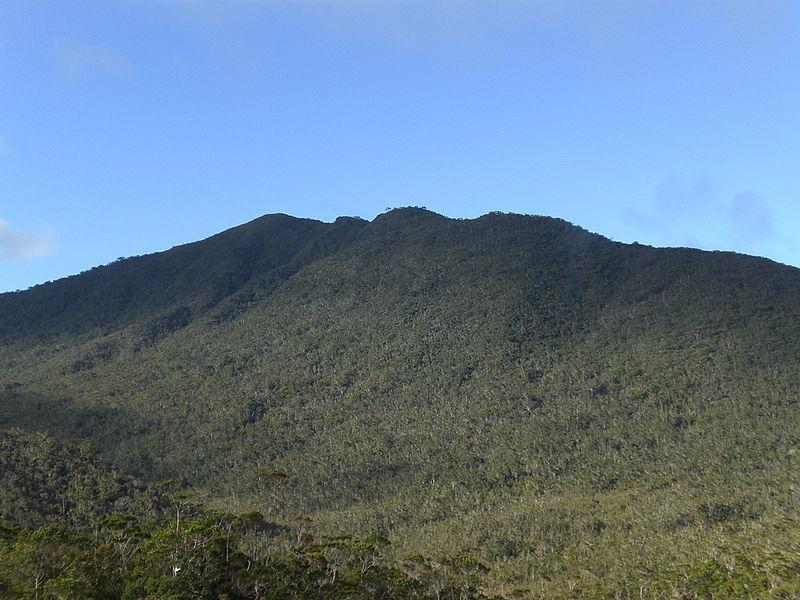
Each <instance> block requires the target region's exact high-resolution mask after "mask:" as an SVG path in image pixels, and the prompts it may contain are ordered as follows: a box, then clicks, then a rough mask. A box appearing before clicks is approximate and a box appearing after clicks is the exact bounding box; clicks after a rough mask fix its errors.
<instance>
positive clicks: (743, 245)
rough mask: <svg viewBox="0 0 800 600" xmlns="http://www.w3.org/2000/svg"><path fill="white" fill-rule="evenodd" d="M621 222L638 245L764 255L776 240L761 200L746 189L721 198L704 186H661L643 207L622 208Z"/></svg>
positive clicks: (770, 215)
mask: <svg viewBox="0 0 800 600" xmlns="http://www.w3.org/2000/svg"><path fill="white" fill-rule="evenodd" d="M624 218H625V221H626V223H627V225H628V227H629V228H631V229H632V230H633V231H634V232H635V234H636V235H637V236H641V237H642V238H644V239H643V240H642V241H645V240H646V241H647V242H648V243H653V244H656V245H660V246H691V247H698V248H705V249H720V250H737V251H739V252H747V253H751V254H762V255H769V254H773V253H774V252H773V250H774V249H775V247H776V245H778V242H779V241H780V240H781V234H780V232H779V231H778V230H777V227H776V225H775V218H774V216H773V212H772V209H771V207H770V205H769V202H768V201H767V200H766V199H765V198H764V197H763V196H761V195H760V194H758V193H756V192H753V191H746V190H745V191H741V192H738V193H737V194H734V195H733V197H730V196H727V197H722V196H720V195H719V194H718V193H717V191H716V190H715V189H714V187H713V186H712V185H710V184H709V183H707V182H703V181H696V182H693V183H690V184H686V183H683V184H681V183H677V182H675V181H669V182H665V183H663V184H662V185H661V186H659V188H658V190H657V191H656V194H655V195H654V196H653V198H652V200H651V201H650V202H649V203H648V204H647V205H645V206H644V207H637V208H629V209H627V210H626V211H625V214H624Z"/></svg>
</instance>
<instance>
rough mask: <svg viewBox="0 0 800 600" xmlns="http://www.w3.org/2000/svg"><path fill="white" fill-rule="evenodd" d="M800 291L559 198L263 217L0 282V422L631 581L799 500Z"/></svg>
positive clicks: (542, 569) (750, 267)
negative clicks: (585, 223)
mask: <svg viewBox="0 0 800 600" xmlns="http://www.w3.org/2000/svg"><path fill="white" fill-rule="evenodd" d="M243 265H244V266H243ZM220 281H224V282H226V283H225V284H224V285H222V284H220V283H219V282H220ZM108 290H116V291H114V292H113V293H112V292H108ZM106 294H110V295H111V296H112V297H114V298H119V299H118V300H115V301H114V302H112V303H111V304H110V305H109V306H110V307H109V309H108V310H107V311H105V312H104V311H103V310H98V309H97V308H96V306H97V305H101V304H102V302H103V298H104V297H105V295H106ZM798 300H800V271H798V270H797V269H793V268H790V267H785V266H782V265H778V264H775V263H772V262H770V261H767V260H763V259H757V258H753V257H748V256H742V255H736V254H732V253H708V252H700V251H696V250H688V249H654V248H649V247H645V246H640V245H624V244H618V243H614V242H611V241H609V240H607V239H605V238H602V237H601V236H597V235H594V234H590V233H588V232H586V231H584V230H582V229H580V228H577V227H574V226H572V225H570V224H568V223H566V222H564V221H560V220H556V219H550V218H545V217H524V216H519V215H501V214H490V215H486V216H484V217H481V218H479V219H475V220H452V219H447V218H445V217H442V216H440V215H436V214H433V213H430V212H428V211H424V210H420V209H400V210H395V211H391V212H389V213H386V214H384V215H381V216H380V217H378V218H376V219H375V220H374V221H372V222H371V223H367V222H364V221H357V220H339V221H337V222H336V223H334V224H324V223H318V222H313V221H305V220H296V219H292V218H290V217H267V218H265V219H264V220H258V221H255V222H253V223H251V224H248V225H245V226H242V227H240V228H236V229H234V230H229V231H228V232H225V233H223V234H220V235H219V236H215V237H214V238H210V239H209V240H205V241H203V242H198V243H196V244H193V245H187V246H183V247H180V248H178V249H174V250H172V251H170V252H169V253H163V254H160V255H153V256H151V257H141V258H138V259H131V260H126V261H121V262H120V263H115V264H114V265H110V266H107V267H103V268H100V269H97V270H95V271H92V272H89V273H87V274H83V275H80V276H77V277H75V278H70V279H68V280H62V281H60V282H55V283H52V284H48V285H45V286H39V287H37V288H34V289H32V290H29V291H28V292H22V293H18V294H14V295H2V296H0V307H2V309H3V310H2V312H1V313H0V314H2V317H0V323H2V324H3V327H2V330H3V331H4V332H5V338H4V339H5V340H6V342H5V343H4V344H3V347H2V350H0V364H3V365H4V368H3V371H2V379H1V380H0V390H4V391H0V395H2V397H0V424H3V423H4V424H6V425H13V426H17V427H23V428H29V429H35V430H47V431H48V432H50V433H52V434H54V435H59V436H63V437H67V438H74V439H80V438H90V439H92V440H93V442H94V444H95V445H96V447H97V448H98V451H99V452H100V453H101V454H102V455H103V456H105V457H107V458H109V459H110V460H112V461H113V462H115V463H117V464H119V465H120V466H121V467H123V468H124V469H126V470H128V471H130V472H133V473H136V474H137V475H139V476H140V477H144V478H161V477H175V476H178V477H183V478H186V479H187V480H189V481H190V483H191V484H192V485H193V486H194V487H195V489H196V490H198V492H199V493H202V494H204V495H205V496H206V497H207V498H208V500H209V501H210V502H212V503H214V502H216V503H219V504H221V505H225V506H235V507H237V508H240V509H242V510H245V509H258V510H261V511H263V512H264V513H265V514H268V515H272V516H274V517H275V518H284V519H289V518H291V517H293V516H295V514H296V512H297V511H298V510H300V511H302V512H303V513H304V514H306V515H307V516H310V517H311V518H313V519H314V522H315V527H317V528H318V529H320V530H323V531H328V532H333V531H336V529H337V528H340V527H344V528H345V529H351V530H355V531H357V532H358V531H363V532H367V531H370V530H374V529H379V530H381V531H385V532H388V533H390V534H391V537H392V538H393V540H394V545H393V548H394V551H395V552H396V553H397V555H398V556H410V555H413V554H415V553H423V554H434V555H436V554H437V553H438V554H440V555H447V554H454V553H459V552H464V553H469V554H475V555H479V556H480V557H481V558H482V559H484V560H488V561H491V562H493V564H495V565H496V569H495V571H494V572H493V574H492V575H491V576H490V577H491V578H492V581H493V582H494V583H493V584H492V585H494V586H497V588H498V589H503V590H506V591H508V590H510V589H513V588H515V587H519V588H521V589H529V590H532V589H534V587H535V585H534V582H535V581H538V580H539V579H540V578H542V577H544V578H546V579H547V580H548V581H549V582H550V583H548V584H547V590H546V592H547V595H548V596H556V595H558V594H560V593H562V592H563V593H564V594H565V595H570V593H571V592H572V590H570V588H569V582H570V581H573V582H574V581H580V582H582V583H581V585H584V584H586V585H589V582H595V583H594V584H592V585H595V584H596V583H597V581H598V580H599V581H600V582H601V584H602V585H601V587H600V589H601V591H602V590H606V591H607V592H609V593H611V591H613V590H616V589H621V587H624V586H626V585H632V586H634V587H635V586H636V585H638V584H636V583H635V582H631V581H629V579H630V578H631V577H633V575H632V574H634V573H640V572H648V573H649V572H651V571H652V572H655V571H656V570H657V569H658V568H661V567H659V565H661V566H664V565H675V564H678V562H680V561H681V560H685V559H687V558H688V559H692V560H694V559H696V560H698V561H699V560H701V559H703V558H704V557H707V556H708V555H709V554H708V553H710V552H712V551H713V549H714V548H715V547H717V546H719V545H720V544H724V543H728V542H731V541H733V540H751V543H762V542H763V543H766V541H767V540H769V539H770V534H769V533H768V532H769V531H770V528H774V527H775V526H776V524H777V523H784V524H785V523H786V522H787V520H788V521H789V522H791V521H792V519H795V518H796V516H797V513H796V506H797V503H796V500H797V498H796V490H797V489H800V488H798V487H797V486H798V484H800V482H799V481H798V475H797V473H798V472H800V470H798V467H799V466H800V465H798V459H797V453H796V452H794V450H795V449H796V447H797V443H798V441H800V407H799V406H798V397H799V396H800V368H798V367H800V365H798V361H800V308H798V307H800V302H798ZM184 307H186V310H183V312H181V310H182V309H183V308H184ZM87 315H92V316H91V317H89V316H87ZM43 336H49V338H47V337H43ZM48 339H49V340H50V341H47V340H48ZM37 340H38V341H37ZM42 340H44V341H42ZM54 340H55V341H54ZM274 473H281V474H284V473H285V474H286V477H283V476H281V477H280V478H276V477H273V476H271V475H270V474H274ZM787 527H788V526H787ZM784 529H786V527H784ZM773 537H774V536H773ZM759 540H760V541H759ZM610 558H613V560H610ZM636 577H640V575H636ZM648 577H649V575H648ZM532 586H533V587H532ZM603 586H607V587H603ZM573 588H574V586H573ZM587 589H588V588H587Z"/></svg>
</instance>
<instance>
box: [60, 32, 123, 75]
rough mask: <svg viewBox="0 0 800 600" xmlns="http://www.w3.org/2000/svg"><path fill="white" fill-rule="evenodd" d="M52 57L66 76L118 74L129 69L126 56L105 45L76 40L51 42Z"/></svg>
mask: <svg viewBox="0 0 800 600" xmlns="http://www.w3.org/2000/svg"><path fill="white" fill-rule="evenodd" d="M52 58H53V60H54V61H55V63H56V65H57V66H58V68H59V70H60V71H61V72H62V74H64V75H66V76H67V77H79V76H83V75H92V74H102V75H120V74H123V73H125V72H127V71H128V70H129V69H130V66H131V63H130V61H129V60H128V57H127V56H126V55H125V54H123V53H122V52H120V51H119V50H116V49H115V48H109V47H106V46H94V45H90V44H86V43H84V42H81V41H78V40H59V41H57V42H55V43H54V44H53V51H52Z"/></svg>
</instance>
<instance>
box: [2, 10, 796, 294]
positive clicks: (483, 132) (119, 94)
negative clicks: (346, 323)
mask: <svg viewBox="0 0 800 600" xmlns="http://www.w3.org/2000/svg"><path fill="white" fill-rule="evenodd" d="M402 205H422V206H427V207H428V208H430V209H432V210H436V211H438V212H441V213H444V214H447V215H449V216H454V217H474V216H477V215H480V214H482V213H485V212H488V211H491V210H502V211H511V212H521V213H534V214H545V215H553V216H559V217H562V218H565V219H567V220H569V221H572V222H574V223H576V224H579V225H581V226H583V227H585V228H587V229H590V230H592V231H596V232H599V233H602V234H604V235H607V236H609V237H612V238H613V239H616V240H620V241H630V242H632V241H639V242H641V243H648V244H654V245H690V246H698V247H702V248H709V249H734V250H738V251H741V252H747V253H751V254H758V255H764V256H768V257H771V258H773V259H775V260H778V261H781V262H784V263H789V264H794V265H800V242H799V241H798V235H797V232H798V229H800V3H798V2H788V3H781V2H774V3H771V2H748V3H737V2H711V3H697V2H683V1H682V2H676V3H668V2H644V1H643V2H613V3H603V2H570V3H534V2H532V1H530V2H485V3H474V2H471V3H467V2H456V1H451V2H447V3H424V2H415V1H410V2H405V3H389V2H378V3H374V2H346V3H341V4H337V3H328V2H307V3H305V2H302V1H301V2H294V3H276V2H262V3H258V2H251V3H246V4H245V3H242V4H235V3H231V2H225V3H224V4H223V3H219V4H214V3H210V2H202V3H197V2H154V1H150V2H113V1H103V2H96V3H94V2H77V1H76V2H65V1H58V2H52V3H45V2H36V1H35V0H5V1H4V2H2V3H0V290H11V289H17V288H24V287H27V286H29V285H32V284H35V283H38V282H42V281H45V280H49V279H55V278H57V277H61V276H64V275H68V274H71V273H75V272H79V271H81V270H83V269H86V268H89V267H91V266H93V265H97V264H101V263H106V262H109V261H111V260H113V259H115V258H117V257H119V256H129V255H134V254H143V253H146V252H152V251H156V250H161V249H166V248H169V247H171V246H173V245H176V244H179V243H183V242H188V241H193V240H197V239H200V238H203V237H206V236H208V235H211V234H213V233H215V232H218V231H220V230H222V229H225V228H227V227H230V226H233V225H236V224H239V223H241V222H244V221H247V220H250V219H252V218H255V217H257V216H259V215H261V214H264V213H270V212H286V213H290V214H293V215H299V216H306V217H314V218H319V219H323V220H332V219H333V218H335V217H336V216H337V215H360V216H363V217H366V218H373V217H374V216H375V215H376V214H378V213H380V212H382V211H383V210H384V209H385V208H386V207H387V206H392V207H394V206H402Z"/></svg>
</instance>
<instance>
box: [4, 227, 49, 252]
mask: <svg viewBox="0 0 800 600" xmlns="http://www.w3.org/2000/svg"><path fill="white" fill-rule="evenodd" d="M52 251H53V241H52V240H51V239H50V237H49V236H43V235H37V234H33V233H28V232H26V231H21V230H19V229H17V228H15V227H12V226H11V224H9V223H8V222H6V221H4V220H3V219H0V261H2V260H14V259H21V258H35V257H37V256H43V255H45V254H49V253H50V252H52Z"/></svg>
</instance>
